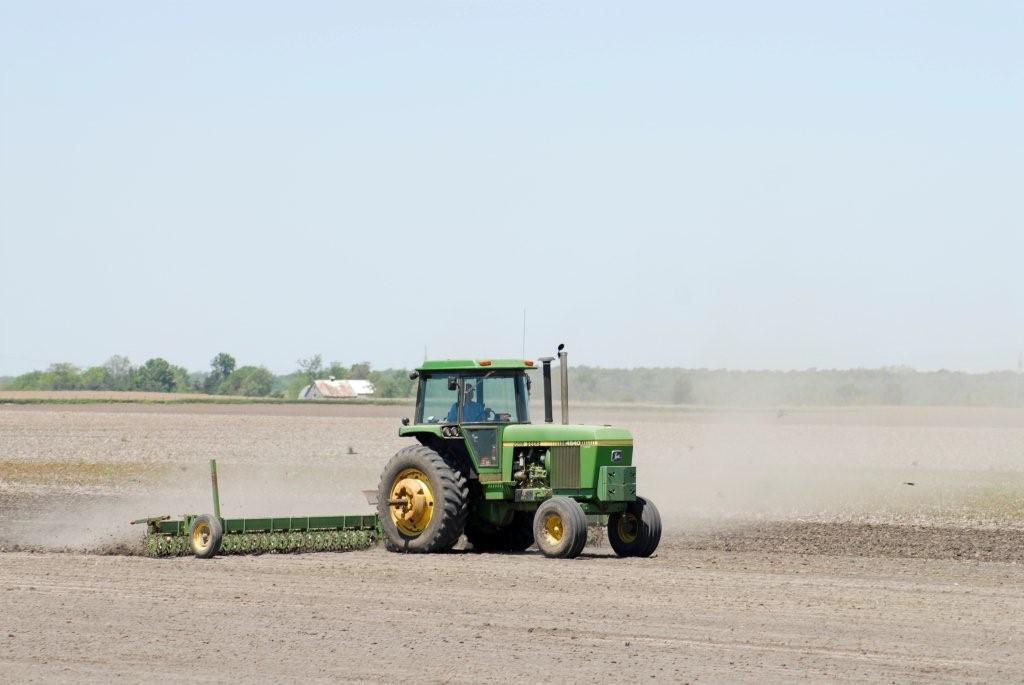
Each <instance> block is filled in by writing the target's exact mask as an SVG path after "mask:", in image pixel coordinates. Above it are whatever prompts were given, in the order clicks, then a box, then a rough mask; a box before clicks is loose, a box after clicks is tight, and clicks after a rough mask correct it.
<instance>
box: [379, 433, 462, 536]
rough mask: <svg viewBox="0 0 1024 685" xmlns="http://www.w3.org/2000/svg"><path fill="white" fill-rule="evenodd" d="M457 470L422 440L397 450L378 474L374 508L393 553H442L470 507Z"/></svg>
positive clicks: (458, 531) (459, 532)
mask: <svg viewBox="0 0 1024 685" xmlns="http://www.w3.org/2000/svg"><path fill="white" fill-rule="evenodd" d="M468 498H469V487H468V486H467V484H466V477H465V476H464V475H463V474H462V472H461V471H460V470H459V469H457V468H456V467H455V465H453V464H450V463H449V462H448V461H446V460H445V458H444V457H442V456H441V455H440V454H438V453H437V452H435V451H434V450H432V449H430V448H429V447H426V446H424V445H412V446H410V447H406V448H405V449H402V450H399V451H398V453H397V454H396V455H395V456H393V457H392V458H391V461H389V462H388V464H387V466H385V467H384V471H383V472H382V473H381V475H380V484H379V485H378V486H377V513H378V515H379V518H380V527H381V528H382V529H383V531H384V535H385V536H386V538H387V540H386V541H385V547H386V548H387V549H388V550H389V551H392V552H446V551H448V550H450V549H451V548H452V546H453V545H454V544H455V543H456V542H458V540H459V537H460V536H461V535H462V530H463V528H465V526H466V515H467V513H468V511H469V507H468V502H467V500H468Z"/></svg>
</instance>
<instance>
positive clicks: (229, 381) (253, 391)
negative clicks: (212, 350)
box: [218, 366, 274, 397]
mask: <svg viewBox="0 0 1024 685" xmlns="http://www.w3.org/2000/svg"><path fill="white" fill-rule="evenodd" d="M273 387H274V374H272V373H270V372H269V371H267V370H266V369H265V368H263V367H262V366H243V367H241V368H239V369H235V370H234V371H232V372H231V375H230V376H228V377H227V378H226V379H225V380H224V382H223V383H221V385H220V388H218V391H219V392H220V393H221V394H222V395H245V396H246V397H266V396H267V395H269V394H270V392H271V391H272V390H273Z"/></svg>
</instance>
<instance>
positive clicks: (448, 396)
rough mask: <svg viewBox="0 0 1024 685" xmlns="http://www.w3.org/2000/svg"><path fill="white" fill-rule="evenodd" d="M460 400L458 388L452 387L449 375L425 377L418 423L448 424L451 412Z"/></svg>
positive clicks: (421, 391) (421, 389)
mask: <svg viewBox="0 0 1024 685" xmlns="http://www.w3.org/2000/svg"><path fill="white" fill-rule="evenodd" d="M458 399H459V391H458V388H452V387H451V384H450V383H449V380H448V375H447V374H445V375H437V376H427V377H425V378H424V379H423V383H422V385H421V388H420V407H419V416H418V417H417V419H418V422H422V423H448V422H449V420H448V413H449V410H450V409H451V407H452V405H456V404H457V403H458ZM454 422H455V421H454V419H453V420H451V423H454Z"/></svg>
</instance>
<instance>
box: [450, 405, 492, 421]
mask: <svg viewBox="0 0 1024 685" xmlns="http://www.w3.org/2000/svg"><path fill="white" fill-rule="evenodd" d="M486 418H487V412H486V411H484V405H482V404H480V403H479V402H466V404H465V405H463V407H462V420H463V421H465V422H466V423H473V422H477V421H483V420H484V419H486ZM458 419H459V403H458V402H456V403H455V404H453V405H452V408H451V409H450V410H448V423H455V422H456V421H458Z"/></svg>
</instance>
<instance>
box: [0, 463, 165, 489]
mask: <svg viewBox="0 0 1024 685" xmlns="http://www.w3.org/2000/svg"><path fill="white" fill-rule="evenodd" d="M167 469H168V466H167V465H166V464H140V463H130V462H85V461H79V462H67V461H65V462H60V461H14V460H8V461H0V480H3V481H4V482H6V483H9V484H25V485H30V484H34V485H50V484H58V485H60V484H66V483H73V484H75V485H99V484H107V483H116V482H123V481H124V480H126V479H134V478H141V477H152V476H157V475H160V474H162V473H163V472H165V471H166V470H167Z"/></svg>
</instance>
